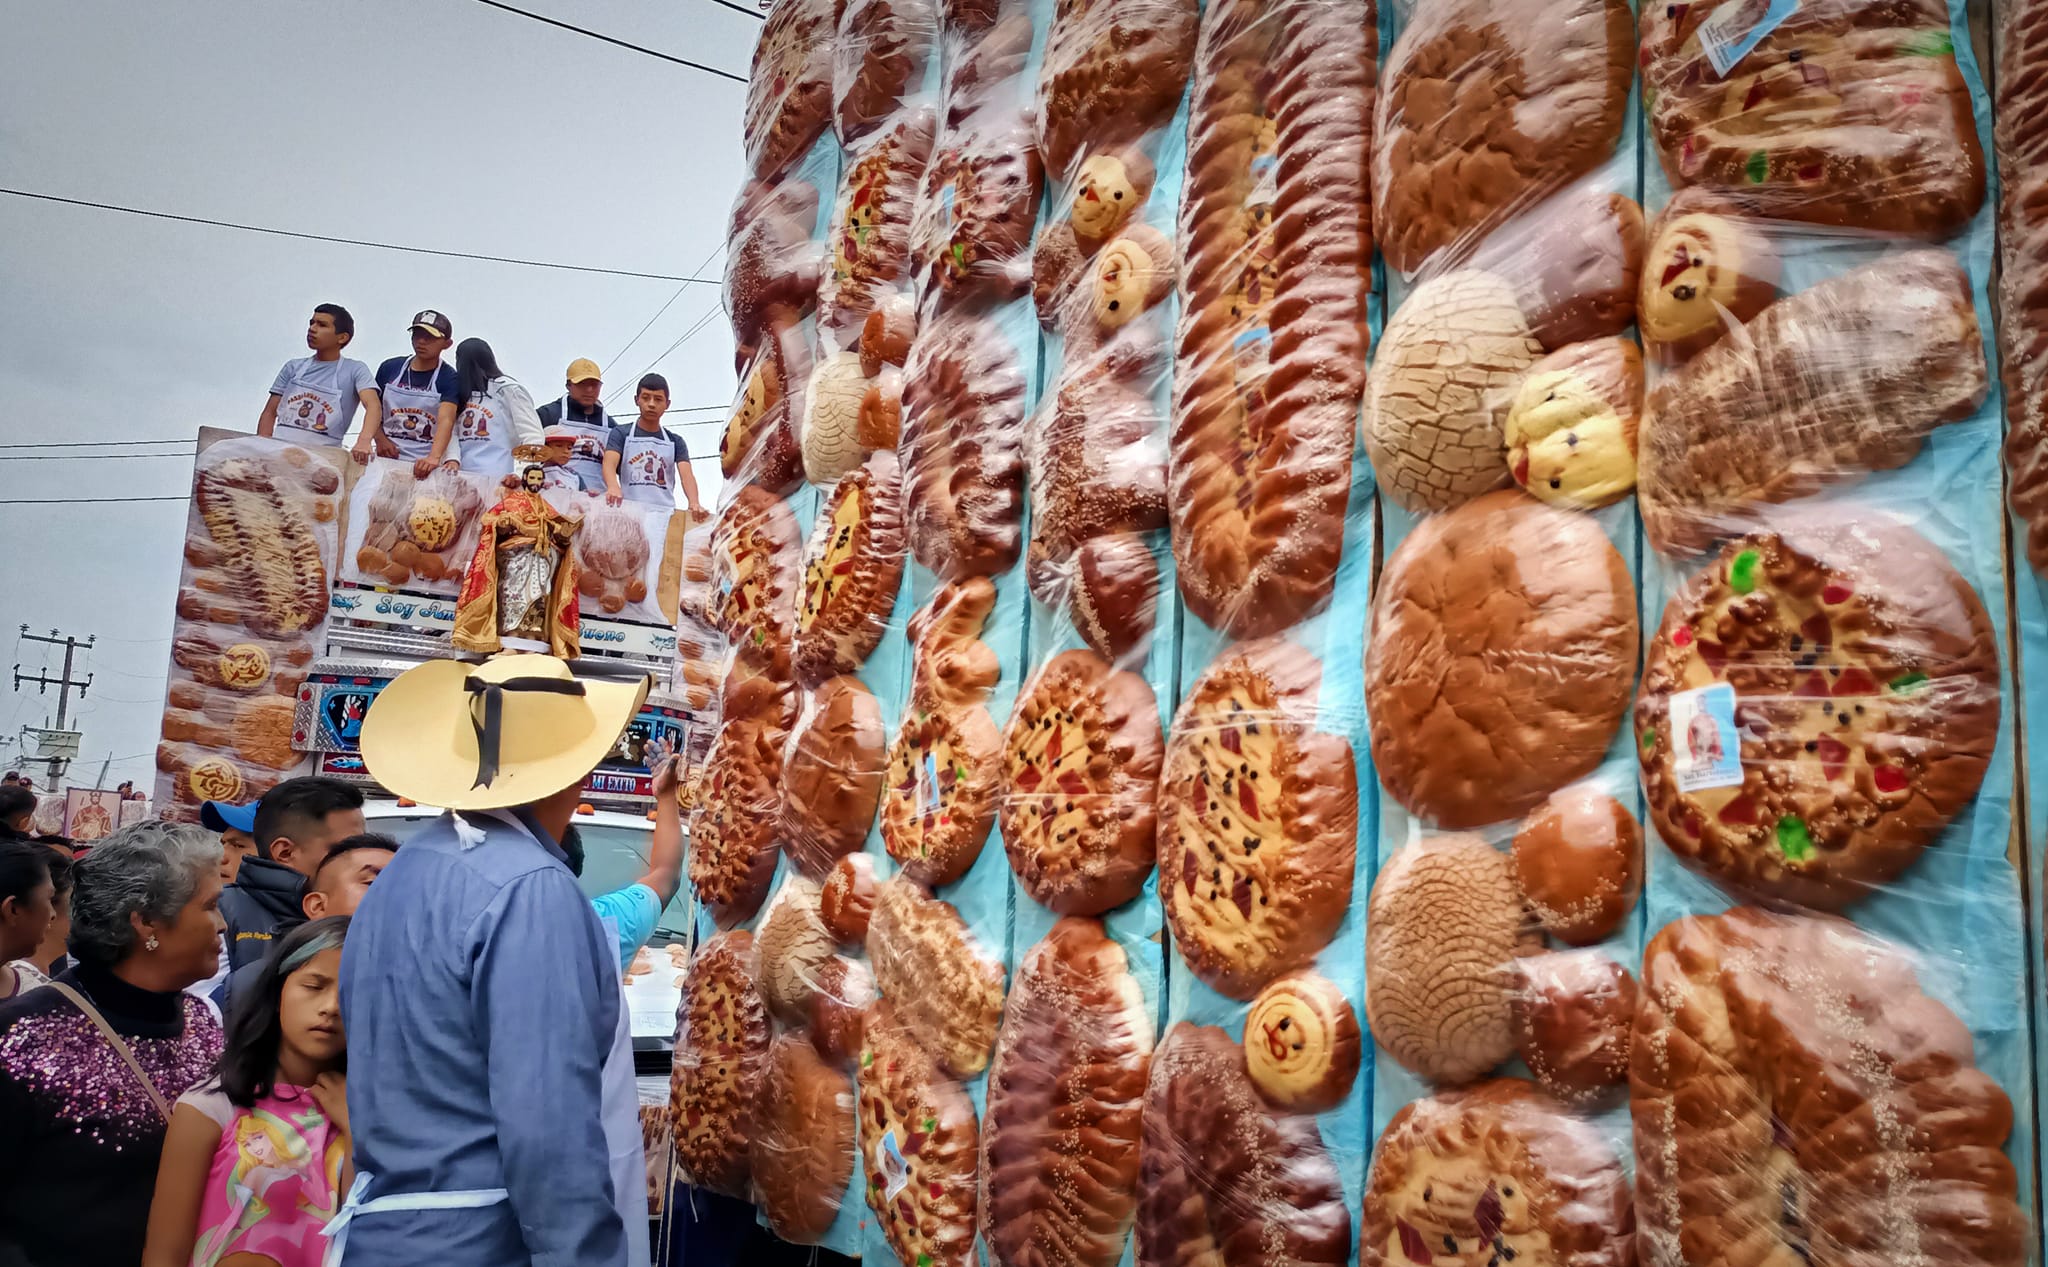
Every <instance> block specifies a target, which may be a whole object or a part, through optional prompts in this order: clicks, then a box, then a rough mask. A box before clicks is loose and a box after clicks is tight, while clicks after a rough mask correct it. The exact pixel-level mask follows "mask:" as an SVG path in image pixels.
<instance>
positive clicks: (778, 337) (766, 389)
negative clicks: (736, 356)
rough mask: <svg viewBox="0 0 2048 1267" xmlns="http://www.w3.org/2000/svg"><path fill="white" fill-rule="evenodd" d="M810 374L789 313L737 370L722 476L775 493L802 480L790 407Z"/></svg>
mask: <svg viewBox="0 0 2048 1267" xmlns="http://www.w3.org/2000/svg"><path fill="white" fill-rule="evenodd" d="M810 374H811V352H810V341H809V340H808V339H806V338H805V337H804V328H803V324H802V323H801V322H799V321H797V320H795V319H794V317H789V316H785V317H782V318H780V319H778V320H776V321H774V322H773V323H772V324H771V325H770V327H769V328H768V329H767V330H765V331H764V332H763V337H762V339H761V346H760V350H759V351H757V352H755V353H754V356H753V359H752V360H751V361H750V362H749V363H748V364H747V367H746V369H745V370H743V371H742V372H741V375H740V390H739V396H738V398H737V399H736V400H735V401H734V402H733V407H732V412H731V413H730V414H728V415H727V416H726V421H725V431H724V433H723V434H722V435H721V436H720V437H719V442H718V469H719V471H720V472H721V473H722V474H723V475H724V476H725V478H726V479H728V480H732V481H735V482H744V483H749V484H759V485H760V486H761V487H763V488H765V489H767V490H768V491H769V492H771V493H776V494H782V493H787V492H790V491H791V490H793V489H794V488H795V487H796V486H797V484H798V483H799V482H800V481H801V480H802V478H803V469H802V466H801V464H800V462H799V456H798V453H797V447H796V420H795V416H794V411H795V409H796V406H797V404H798V402H800V401H801V400H802V399H803V396H804V387H805V384H807V383H808V382H809V381H810ZM693 579H701V578H693Z"/></svg>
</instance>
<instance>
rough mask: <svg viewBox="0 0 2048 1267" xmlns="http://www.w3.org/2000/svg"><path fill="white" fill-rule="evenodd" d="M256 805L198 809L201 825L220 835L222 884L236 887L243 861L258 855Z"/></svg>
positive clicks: (218, 803) (216, 803)
mask: <svg viewBox="0 0 2048 1267" xmlns="http://www.w3.org/2000/svg"><path fill="white" fill-rule="evenodd" d="M256 805H257V802H255V801H250V802H249V803H248V804H247V805H236V804H234V803H232V802H230V801H208V802H206V803H205V804H204V805H201V806H200V807H199V825H200V826H202V827H204V828H206V830H208V831H216V832H219V833H220V850H221V853H220V882H221V883H222V884H233V883H234V882H235V875H236V873H237V872H239V871H240V870H241V869H242V859H244V858H247V857H249V856H250V855H251V854H253V853H255V852H256Z"/></svg>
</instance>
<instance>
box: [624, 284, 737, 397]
mask: <svg viewBox="0 0 2048 1267" xmlns="http://www.w3.org/2000/svg"><path fill="white" fill-rule="evenodd" d="M718 312H719V307H718V305H717V304H713V305H711V307H710V308H709V309H707V310H706V311H705V313H704V315H703V316H701V317H699V318H697V322H696V324H695V325H692V326H691V327H690V328H689V329H687V330H685V331H683V332H682V333H681V334H679V335H677V336H676V341H675V342H674V343H671V344H669V345H668V346H667V347H666V348H663V349H662V351H661V355H660V356H657V357H655V358H654V359H653V360H652V361H649V362H648V363H647V366H646V368H645V369H642V370H641V371H640V373H638V374H635V375H633V376H632V377H631V378H629V379H627V380H626V382H630V383H636V384H637V383H638V382H639V381H640V379H641V378H642V377H643V376H644V375H646V374H647V373H649V372H650V371H652V370H653V369H654V367H655V366H657V365H659V364H661V363H662V362H663V361H665V360H667V359H668V355H669V353H671V352H673V351H675V350H676V349H677V348H679V347H681V346H683V344H684V343H686V342H688V341H689V339H690V336H692V335H694V334H696V333H697V332H698V331H699V330H702V329H703V328H704V327H705V326H708V325H710V324H711V318H713V317H715V316H717V315H718ZM625 388H626V384H625V383H620V384H619V385H618V386H617V387H616V388H613V389H612V394H613V395H614V396H616V395H617V394H618V393H619V392H622V391H624V390H625Z"/></svg>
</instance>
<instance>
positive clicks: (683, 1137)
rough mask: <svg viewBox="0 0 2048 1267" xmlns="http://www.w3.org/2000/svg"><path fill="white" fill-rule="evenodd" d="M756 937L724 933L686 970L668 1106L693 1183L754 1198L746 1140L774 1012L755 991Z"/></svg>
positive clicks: (764, 1067)
mask: <svg viewBox="0 0 2048 1267" xmlns="http://www.w3.org/2000/svg"><path fill="white" fill-rule="evenodd" d="M753 969H754V935H753V934H752V933H749V932H747V931H746V930H745V929H733V930H732V931H730V932H724V933H720V934H718V935H717V936H715V937H713V938H711V939H710V940H709V941H707V942H705V943H704V945H703V946H702V947H701V948H699V949H698V951H697V957H696V958H695V959H694V960H692V961H691V963H690V969H689V971H688V972H685V973H684V974H683V984H682V991H683V997H682V1002H681V1003H680V1004H679V1005H678V1007H677V1009H676V1054H675V1069H674V1072H673V1073H672V1074H671V1075H670V1087H669V1111H670V1115H671V1116H672V1118H673V1119H674V1122H675V1150H676V1161H677V1163H678V1164H679V1165H681V1166H682V1168H683V1172H684V1173H685V1174H686V1175H687V1176H688V1177H689V1179H690V1182H692V1183H695V1184H697V1185H698V1186H699V1187H704V1188H709V1189H711V1190H712V1191H714V1192H722V1193H724V1194H726V1195H727V1196H734V1197H745V1196H747V1195H748V1191H747V1182H748V1178H749V1170H750V1167H749V1166H748V1164H747V1142H748V1141H749V1140H750V1139H751V1138H752V1137H753V1129H754V1114H755V1111H756V1109H757V1106H758V1105H759V1103H760V1098H761V1084H762V1080H763V1078H764V1077H765V1076H766V1073H767V1061H768V1040H769V1032H768V1009H767V1007H766V1006H764V1005H763V1004H762V1002H761V996H760V994H759V992H758V991H756V990H755V989H754V972H753Z"/></svg>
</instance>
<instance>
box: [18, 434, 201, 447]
mask: <svg viewBox="0 0 2048 1267" xmlns="http://www.w3.org/2000/svg"><path fill="white" fill-rule="evenodd" d="M109 444H121V445H128V444H182V445H186V446H188V447H189V446H190V445H191V444H192V437H191V436H169V437H166V438H165V439H162V440H36V441H31V442H28V443H24V444H0V449H85V448H98V447H100V446H102V445H109Z"/></svg>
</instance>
